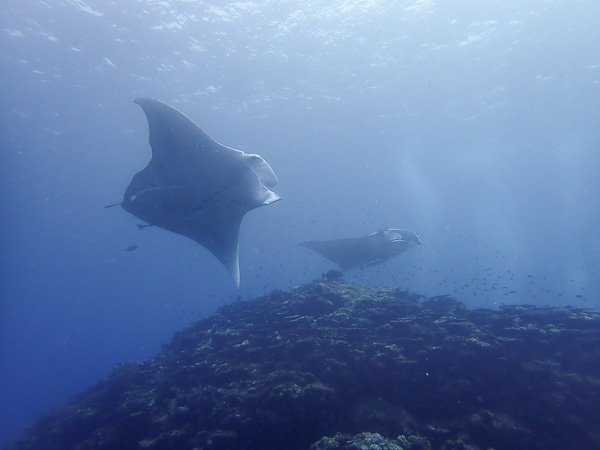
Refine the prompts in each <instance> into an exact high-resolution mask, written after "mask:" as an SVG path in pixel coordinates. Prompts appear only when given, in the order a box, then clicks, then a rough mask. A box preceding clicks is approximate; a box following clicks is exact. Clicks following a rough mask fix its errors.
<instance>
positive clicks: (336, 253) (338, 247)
mask: <svg viewBox="0 0 600 450" xmlns="http://www.w3.org/2000/svg"><path fill="white" fill-rule="evenodd" d="M298 245H301V246H302V247H306V248H308V249H310V250H313V251H315V252H317V253H319V254H321V255H323V256H324V257H325V258H327V259H329V260H330V261H333V262H334V263H336V264H337V265H338V266H340V268H341V269H342V270H350V269H355V268H357V267H360V268H364V267H369V266H374V265H377V264H381V263H383V262H384V261H387V260H388V259H390V258H392V257H393V256H396V255H399V254H400V253H402V252H405V251H406V250H408V249H409V248H411V247H413V246H415V245H421V241H420V239H419V237H418V236H417V235H416V234H415V233H413V232H412V231H409V230H401V229H399V228H385V229H383V230H380V231H377V232H375V233H371V234H369V235H368V236H365V237H361V238H349V239H333V240H331V241H308V242H301V243H300V244H298Z"/></svg>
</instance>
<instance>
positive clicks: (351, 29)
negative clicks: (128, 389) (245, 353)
mask: <svg viewBox="0 0 600 450" xmlns="http://www.w3.org/2000/svg"><path fill="white" fill-rule="evenodd" d="M598 17H600V2H597V1H595V0H535V1H533V0H501V1H500V0H444V1H441V0H403V1H377V0H362V1H359V0H356V1H353V0H332V1H327V2H319V1H304V0H302V1H299V0H295V1H286V2H281V1H272V0H256V1H244V0H240V1H234V2H228V1H223V2H216V1H191V0H170V1H168V0H147V1H142V0H119V1H116V0H115V1H108V0H86V1H83V0H47V1H33V0H3V1H2V2H1V3H0V64H1V74H2V75H1V80H2V82H1V83H0V189H1V190H0V192H1V194H0V195H1V197H0V208H1V210H0V214H1V221H0V227H1V240H0V246H1V247H0V258H1V261H0V264H1V272H0V277H1V279H0V280H1V281H0V289H1V291H0V445H3V444H6V443H7V442H8V441H9V440H12V439H14V438H16V437H18V435H19V434H20V433H21V432H22V430H23V429H24V427H26V426H27V425H28V424H30V423H31V422H32V421H33V420H34V418H35V417H36V416H37V415H39V414H41V413H43V412H45V411H48V410H49V409H51V408H53V407H56V406H58V405H61V404H63V403H65V402H67V401H68V400H69V399H70V398H71V397H72V396H73V395H75V394H76V393H78V392H80V391H82V390H84V389H86V388H87V387H89V386H91V385H92V384H94V383H95V382H96V381H97V380H98V379H100V378H102V377H104V376H106V375H107V374H108V373H109V372H110V371H111V370H112V368H113V367H114V366H115V365H117V364H119V363H123V362H126V361H128V360H132V359H135V360H141V359H146V358H149V357H150V356H152V355H154V354H155V353H157V352H158V351H159V350H160V348H161V345H162V344H163V343H165V342H167V341H168V340H169V339H170V337H171V335H172V334H173V333H174V332H175V331H177V330H180V329H182V328H184V327H185V326H187V325H188V324H190V323H191V322H193V321H195V320H197V319H198V318H200V317H203V316H206V315H209V314H211V313H212V312H214V311H215V310H216V308H218V307H219V306H220V305H223V304H226V303H230V302H234V301H239V300H247V299H249V298H253V297H256V296H259V295H261V294H265V293H268V292H270V291H271V290H273V289H289V288H291V287H293V286H297V285H300V284H304V283H308V282H311V281H312V280H314V279H316V278H320V276H321V273H322V272H324V271H326V270H328V269H331V268H333V265H332V264H331V263H329V262H327V261H326V260H324V259H323V258H322V257H320V256H318V255H317V254H315V253H312V252H310V251H308V250H307V249H304V248H301V247H299V246H298V245H297V244H298V242H301V241H305V240H320V239H333V238H344V237H356V236H362V235H366V234H368V233H371V232H373V231H376V230H378V229H381V228H384V227H394V228H406V229H409V230H413V231H414V232H416V233H417V234H418V235H419V236H420V238H421V241H422V242H423V245H422V246H420V247H418V248H415V249H412V250H410V251H409V252H407V253H405V254H402V255H400V256H399V257H396V258H394V259H392V260H390V261H389V262H388V263H387V264H385V265H383V266H376V267H371V268H367V269H364V270H362V271H360V270H358V271H352V272H348V273H347V274H346V279H347V280H352V281H357V282H360V283H363V284H368V285H394V286H399V287H404V288H409V289H411V290H413V291H415V292H417V293H420V294H423V295H427V296H432V295H440V294H450V295H453V296H455V297H456V298H458V299H460V300H462V301H464V302H465V303H466V304H467V305H468V306H469V307H491V308H494V307H498V306H499V305H502V304H517V303H527V304H535V305H559V304H569V305H573V306H578V307H589V308H598V307H599V306H600V273H599V270H600V233H599V230H600V208H599V199H600V184H599V181H598V180H599V176H598V174H599V171H600V126H599V125H600V122H599V120H600V27H598ZM138 96H146V97H152V98H156V99H159V100H162V101H165V102H167V103H169V104H171V105H172V106H174V107H175V108H177V109H179V110H180V111H182V112H183V113H184V114H186V115H188V116H189V117H190V118H191V119H192V120H194V121H195V122H196V123H197V124H198V125H199V126H200V127H202V128H203V130H204V131H206V132H207V133H208V134H209V135H210V136H212V137H213V138H214V139H216V140H217V141H219V142H222V143H223V144H225V145H228V146H231V147H235V148H239V149H241V150H244V151H247V152H250V153H258V154H260V155H261V156H262V157H263V158H265V160H266V161H268V162H269V163H270V165H271V166H272V167H273V169H274V171H275V173H276V174H277V175H278V177H279V184H278V185H277V186H276V187H275V188H274V189H273V190H274V191H275V192H276V193H277V194H279V195H281V196H282V197H283V200H282V201H280V202H277V203H275V204H273V205H270V206H267V207H264V208H259V209H257V210H254V211H252V212H250V213H249V214H248V215H247V216H246V217H245V219H244V223H243V224H242V230H241V236H240V269H241V278H242V280H241V287H240V289H239V290H238V289H236V288H235V286H234V284H233V282H232V280H231V278H230V277H229V275H228V273H227V272H226V270H225V269H224V268H223V267H222V266H221V265H220V264H219V262H218V261H217V260H216V259H215V258H214V257H213V256H212V255H211V254H210V253H209V252H208V251H206V250H205V249H204V248H202V247H201V246H199V245H198V244H196V243H194V242H193V241H191V240H189V239H187V238H184V237H182V236H179V235H176V234H173V233H169V232H167V231H164V230H162V229H158V228H148V229H145V230H142V231H140V230H138V229H137V227H136V224H137V223H139V220H138V219H136V218H135V217H134V216H132V215H130V214H128V213H126V212H125V211H124V210H123V209H121V208H111V209H104V206H105V205H108V204H111V203H115V202H119V201H120V200H121V199H122V196H123V192H124V190H125V188H126V187H127V185H128V183H129V181H130V180H131V177H132V176H133V175H134V174H135V173H136V172H138V171H139V170H141V169H142V168H143V167H145V165H146V164H147V162H148V160H149V159H150V155H151V153H150V146H149V145H148V128H147V123H146V118H145V116H144V114H143V112H142V110H141V109H140V108H139V107H138V106H137V105H135V104H134V103H133V100H134V99H135V98H136V97H138ZM130 245H139V246H140V247H139V248H138V249H137V250H136V251H133V252H126V251H123V250H122V249H123V248H126V247H128V246H130Z"/></svg>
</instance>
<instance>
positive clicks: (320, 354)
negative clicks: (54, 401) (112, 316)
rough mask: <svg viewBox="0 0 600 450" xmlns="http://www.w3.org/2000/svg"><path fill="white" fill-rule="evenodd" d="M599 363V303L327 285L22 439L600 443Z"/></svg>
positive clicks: (67, 444) (214, 328)
mask: <svg viewBox="0 0 600 450" xmlns="http://www.w3.org/2000/svg"><path fill="white" fill-rule="evenodd" d="M599 367H600V315H599V314H598V313H596V312H593V311H589V310H582V309H575V308H571V307H545V308H536V307H533V306H505V307H502V308H500V310H491V309H477V310H468V309H467V308H466V307H465V306H464V305H463V304H462V303H461V302H459V301H457V300H455V299H453V298H450V297H446V296H442V297H434V298H424V297H422V296H419V295H415V294H412V293H410V292H408V291H405V290H401V289H396V288H369V287H364V286H359V285H356V284H353V283H349V282H343V281H332V282H315V283H313V284H309V285H306V286H302V287H299V288H296V289H294V290H292V291H291V292H282V291H275V292H272V293H271V294H269V295H266V296H264V297H261V298H258V299H255V300H252V301H248V302H238V303H234V304H231V305H228V306H225V307H223V308H221V309H220V310H219V311H218V312H217V313H216V314H214V315H213V316H211V317H209V318H206V319H203V320H200V321H198V322H196V323H194V324H193V325H192V326H190V327H189V328H187V329H186V330H184V331H181V332H179V333H177V334H176V335H175V336H174V337H173V339H172V341H171V342H170V343H169V344H168V345H166V346H165V348H164V349H163V351H162V352H161V353H160V354H158V355H156V356H155V357H154V358H152V359H150V360H148V361H144V362H130V363H127V364H124V365H121V366H119V367H118V368H116V369H115V371H114V372H113V373H112V374H111V375H110V376H109V377H108V379H106V380H103V381H101V382H99V383H98V384H97V385H96V386H94V387H92V388H91V389H89V390H88V391H86V392H84V393H82V394H80V395H78V396H76V397H75V398H74V399H73V400H72V401H71V402H70V403H69V404H67V405H65V406H63V407H61V408H59V409H58V410H56V411H53V412H51V413H49V414H47V415H45V416H44V417H41V418H40V419H39V420H38V421H37V422H36V423H34V424H33V425H32V426H31V427H30V428H29V429H28V430H27V431H26V433H25V434H24V436H23V437H22V438H21V439H20V440H18V441H17V442H15V443H13V444H11V445H10V446H9V448H11V449H31V448H43V449H65V448H70V449H87V448H94V449H133V448H148V449H169V448H177V449H183V448H189V449H192V448H236V449H270V448H273V449H274V448H286V449H308V448H313V449H329V448H338V449H389V450H391V449H400V448H448V449H450V448H452V449H455V448H470V449H476V448H490V447H493V448H510V449H517V448H523V449H535V448H539V449H542V448H599V447H600V431H598V426H597V425H598V423H600V372H599V371H598V368H599ZM311 446H312V447H311Z"/></svg>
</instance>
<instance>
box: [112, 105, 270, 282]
mask: <svg viewBox="0 0 600 450" xmlns="http://www.w3.org/2000/svg"><path fill="white" fill-rule="evenodd" d="M135 103H137V104H138V105H140V106H141V107H142V109H143V110H144V113H145V114H146V118H147V119H148V128H149V131H150V146H151V147H152V159H150V162H149V163H148V165H147V166H146V167H145V168H144V169H143V170H142V171H140V172H138V173H137V174H135V175H134V177H133V179H132V180H131V183H129V186H128V187H127V190H126V191H125V195H124V198H123V202H122V203H121V206H122V207H123V208H124V209H125V210H126V211H127V212H129V213H131V214H133V215H134V216H136V217H138V218H139V219H141V220H143V221H145V222H147V223H148V224H149V225H154V226H157V227H160V228H163V229H165V230H168V231H172V232H173V233H177V234H180V235H182V236H186V237H188V238H190V239H192V240H194V241H196V242H197V243H199V244H200V245H202V246H203V247H205V248H206V249H207V250H209V251H210V252H211V253H212V254H213V255H214V256H215V257H216V258H217V259H218V260H219V261H220V262H221V264H223V266H225V268H226V269H227V271H228V272H229V274H230V275H231V277H232V278H233V281H234V282H235V285H236V287H239V285H240V268H239V258H238V248H239V244H238V242H239V232H240V226H241V223H242V219H243V217H244V215H245V214H246V213H247V212H248V211H251V210H253V209H255V208H258V207H259V206H264V205H269V204H271V203H273V202H276V201H277V200H280V199H281V197H279V196H278V195H277V194H275V193H274V192H272V191H271V190H270V188H272V187H273V186H275V185H276V184H277V176H276V175H275V173H274V172H273V169H271V166H270V165H269V164H268V163H267V162H266V161H265V160H264V159H262V158H261V157H260V156H258V155H253V154H248V153H244V152H243V151H240V150H236V149H234V148H230V147H226V146H225V145H221V144H219V143H218V142H216V141H215V140H213V139H211V138H210V137H209V136H208V135H207V134H206V133H204V132H203V131H202V130H201V129H200V128H199V127H198V125H196V124H195V123H194V122H192V120H190V119H189V118H188V117H187V116H185V115H184V114H182V113H181V112H179V111H177V110H176V109H175V108H173V107H171V106H169V105H167V104H166V103H163V102H160V101H158V100H153V99H150V98H138V99H136V100H135ZM143 227H144V226H143V225H142V226H140V228H143Z"/></svg>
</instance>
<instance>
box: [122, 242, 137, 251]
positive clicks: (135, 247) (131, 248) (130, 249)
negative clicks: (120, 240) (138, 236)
mask: <svg viewBox="0 0 600 450" xmlns="http://www.w3.org/2000/svg"><path fill="white" fill-rule="evenodd" d="M138 248H140V244H133V245H130V246H129V247H123V248H122V249H121V250H122V251H124V252H133V251H135V250H137V249H138Z"/></svg>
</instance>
